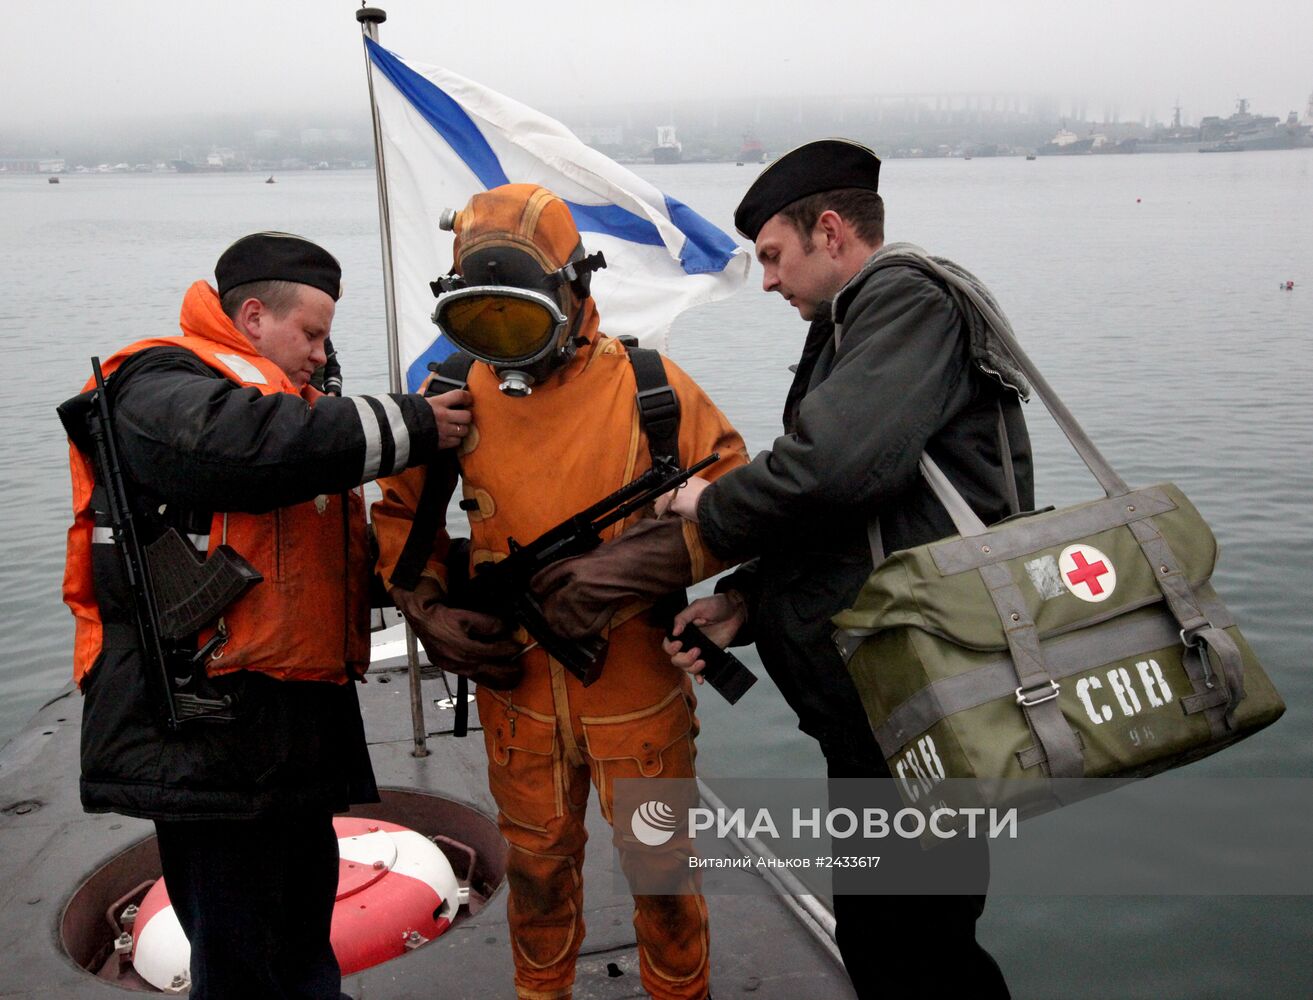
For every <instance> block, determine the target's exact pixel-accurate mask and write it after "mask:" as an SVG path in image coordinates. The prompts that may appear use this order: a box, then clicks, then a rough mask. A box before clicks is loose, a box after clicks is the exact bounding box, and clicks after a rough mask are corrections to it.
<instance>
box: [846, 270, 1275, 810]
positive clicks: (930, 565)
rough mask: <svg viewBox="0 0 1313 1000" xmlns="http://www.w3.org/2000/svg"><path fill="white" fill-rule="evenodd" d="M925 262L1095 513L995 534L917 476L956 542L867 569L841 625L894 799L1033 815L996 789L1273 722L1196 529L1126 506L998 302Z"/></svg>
mask: <svg viewBox="0 0 1313 1000" xmlns="http://www.w3.org/2000/svg"><path fill="white" fill-rule="evenodd" d="M900 262H901V261H900ZM917 263H919V264H920V266H922V267H925V268H926V269H927V270H928V271H930V272H931V273H935V274H937V275H938V276H939V277H940V279H941V280H943V281H944V282H945V283H946V284H948V285H949V286H950V290H953V291H954V292H955V294H956V295H958V296H959V301H960V302H961V303H962V304H963V305H964V306H965V307H966V308H968V309H974V310H976V311H977V313H978V315H977V317H976V321H977V322H979V321H980V320H981V319H982V318H983V321H984V322H985V323H986V324H988V325H989V326H990V327H991V333H992V335H993V336H994V337H995V338H996V339H997V341H999V342H1001V343H1003V344H1004V345H1006V347H1007V349H1008V350H1009V352H1010V353H1011V355H1012V359H1013V361H1014V362H1015V363H1016V365H1017V368H1018V369H1019V370H1020V371H1021V372H1022V373H1024V375H1025V376H1026V377H1027V378H1029V379H1030V381H1031V383H1032V385H1033V386H1034V388H1035V391H1036V395H1038V396H1039V398H1040V399H1041V400H1042V401H1043V402H1044V404H1045V406H1047V407H1048V409H1049V412H1050V413H1052V414H1053V417H1054V419H1055V421H1056V422H1057V423H1058V426H1059V427H1061V428H1062V430H1063V431H1064V432H1065V433H1066V435H1067V437H1068V439H1069V440H1070V441H1071V443H1072V444H1073V446H1074V447H1075V449H1076V451H1077V453H1078V454H1079V455H1080V456H1081V458H1082V459H1083V460H1084V461H1085V463H1086V465H1088V466H1089V468H1090V471H1091V472H1092V473H1093V474H1094V477H1095V479H1096V480H1097V481H1098V482H1099V484H1100V486H1102V487H1103V489H1104V492H1105V494H1106V495H1105V496H1104V497H1103V498H1102V499H1098V500H1094V501H1091V502H1089V503H1084V504H1079V505H1077V506H1074V507H1067V508H1064V509H1061V510H1047V511H1042V512H1036V513H1032V514H1023V515H1020V516H1015V517H1012V518H1009V519H1007V520H1006V521H1004V522H1002V523H1000V524H997V525H994V526H992V527H988V528H987V527H986V526H985V525H983V524H982V523H981V522H980V520H979V519H978V518H977V517H976V515H975V514H974V513H973V512H972V511H971V509H970V508H969V507H968V506H967V504H966V502H965V501H964V500H963V499H962V497H961V496H960V494H958V493H957V491H956V490H955V489H954V488H953V486H952V484H951V483H950V482H949V481H948V480H947V478H946V477H945V476H944V475H943V473H942V472H941V471H940V470H939V469H938V468H937V467H936V466H935V465H934V463H933V461H931V460H930V458H929V456H923V457H922V461H921V470H922V473H923V474H924V475H925V477H926V479H927V481H928V482H929V483H930V486H931V487H932V489H933V490H934V492H935V494H936V495H937V496H938V497H939V499H940V501H941V502H942V503H943V504H944V506H945V508H946V509H947V510H948V512H949V514H950V515H951V516H952V517H953V521H954V523H955V525H956V526H957V528H958V531H959V534H958V535H957V536H955V537H951V538H946V539H943V540H940V541H937V542H932V543H930V544H927V545H922V546H919V547H916V548H913V549H908V550H905V551H902V552H897V553H895V554H894V555H892V556H890V557H889V558H887V559H883V561H880V560H879V559H877V562H876V568H875V570H874V571H873V572H872V573H871V576H870V577H869V579H868V580H867V582H866V584H865V586H864V587H863V588H862V591H861V593H860V594H859V595H858V597H857V600H856V602H855V603H854V605H853V607H852V608H850V609H848V610H846V611H844V612H842V613H841V614H839V615H837V616H835V618H834V624H835V625H836V626H837V627H838V629H839V631H838V632H837V633H836V641H837V642H838V643H839V646H840V649H841V651H842V652H843V653H844V655H845V657H846V658H847V662H848V669H849V672H850V674H851V676H852V679H853V681H854V683H855V684H856V686H857V690H858V692H859V694H860V695H861V698H862V703H863V705H864V707H865V709H866V714H867V716H868V718H869V719H870V723H871V728H872V730H873V731H874V733H875V737H876V741H877V742H878V744H879V746H880V748H881V750H882V752H883V753H884V756H885V758H886V759H887V760H888V762H889V766H890V770H891V771H892V772H893V774H894V776H895V778H896V779H898V784H899V786H900V790H901V791H902V793H903V796H904V798H905V799H906V800H907V801H908V803H909V804H914V803H916V802H917V801H922V802H924V801H926V799H927V797H930V798H933V794H932V792H933V788H934V786H935V785H936V784H937V783H939V782H940V781H943V780H944V779H953V778H968V779H981V780H983V781H985V782H987V783H989V784H990V785H991V787H994V788H997V789H999V790H1001V791H999V792H998V795H997V796H995V798H997V797H998V796H1002V797H1003V798H1004V799H1009V798H1010V799H1014V800H1016V801H1018V802H1022V804H1023V805H1024V804H1025V801H1029V796H1028V793H1027V792H1024V791H1019V790H1018V789H1024V788H1027V787H1028V786H1027V785H1026V783H1025V782H1024V781H1022V782H1012V781H1008V780H1000V779H1029V778H1033V779H1038V780H1039V781H1041V782H1043V781H1045V780H1046V779H1049V778H1052V779H1077V778H1095V777H1100V778H1102V777H1123V778H1137V777H1147V776H1148V775H1151V774H1156V773H1157V772H1159V771H1163V770H1166V769H1168V768H1172V767H1178V766H1180V765H1182V764H1186V763H1189V762H1190V761H1193V760H1197V759H1199V758H1201V757H1204V756H1207V755H1208V754H1211V753H1215V752H1216V751H1218V750H1221V749H1222V748H1224V747H1227V746H1229V745H1230V744H1232V743H1235V742H1236V741H1237V740H1240V739H1243V738H1244V737H1246V736H1249V735H1251V734H1252V733H1255V732H1257V731H1258V730H1260V729H1262V728H1263V727H1264V726H1267V725H1269V724H1271V723H1272V722H1275V721H1276V720H1277V719H1278V718H1280V717H1281V714H1282V712H1284V711H1285V705H1284V704H1283V703H1282V700H1281V697H1280V695H1279V694H1277V691H1276V689H1275V688H1274V687H1273V685H1272V682H1271V681H1270V680H1269V679H1268V677H1267V674H1266V673H1265V672H1264V670H1263V668H1262V666H1261V665H1260V664H1259V662H1258V660H1257V659H1256V658H1255V656H1254V653H1253V650H1252V649H1251V648H1250V647H1249V644H1248V643H1247V642H1246V641H1245V639H1244V637H1243V636H1242V635H1241V634H1240V630H1239V629H1238V628H1237V627H1236V623H1235V621H1234V619H1233V618H1232V616H1231V613H1230V612H1229V611H1228V610H1227V608H1226V606H1225V605H1224V604H1223V603H1222V601H1221V600H1220V599H1219V598H1218V596H1217V594H1216V593H1215V592H1214V590H1213V588H1212V586H1211V585H1210V583H1209V580H1210V579H1211V577H1212V574H1213V570H1214V568H1215V566H1216V562H1217V543H1216V541H1215V540H1214V538H1213V534H1212V532H1211V531H1210V530H1209V528H1208V525H1207V524H1206V523H1205V522H1204V520H1203V518H1202V517H1201V516H1200V515H1199V512H1198V511H1197V510H1195V508H1194V506H1193V505H1192V504H1191V503H1190V501H1189V500H1187V499H1186V497H1185V495H1184V494H1183V493H1181V491H1180V490H1178V489H1177V488H1176V487H1175V486H1172V485H1170V484H1163V485H1159V486H1151V487H1147V488H1144V489H1136V490H1132V489H1130V488H1129V487H1127V486H1126V484H1125V483H1124V482H1123V481H1122V480H1121V478H1120V477H1119V476H1118V475H1117V474H1116V473H1115V472H1113V470H1112V469H1111V468H1110V467H1109V466H1108V464H1107V462H1106V460H1105V459H1104V458H1103V456H1102V455H1101V454H1100V453H1099V452H1098V450H1097V449H1096V448H1095V447H1094V445H1093V443H1092V442H1091V441H1090V440H1089V438H1088V437H1086V435H1085V433H1084V432H1083V431H1082V430H1081V428H1080V427H1079V425H1078V424H1077V423H1076V421H1075V419H1074V418H1073V417H1072V416H1071V414H1070V413H1069V412H1068V411H1067V409H1066V407H1065V406H1063V404H1062V402H1061V400H1059V399H1058V397H1057V396H1056V395H1055V394H1054V393H1053V390H1052V389H1051V388H1050V387H1049V386H1048V384H1047V383H1046V382H1045V381H1044V379H1043V377H1042V376H1041V375H1040V374H1039V372H1038V371H1037V370H1036V369H1035V368H1034V366H1033V365H1032V364H1031V363H1030V361H1029V360H1028V359H1027V358H1026V357H1025V355H1024V353H1023V352H1022V351H1021V349H1020V347H1019V346H1018V345H1017V344H1016V341H1015V339H1014V338H1013V337H1012V335H1011V332H1010V330H1009V329H1008V327H1007V322H1006V320H1005V319H1003V318H1002V316H1001V314H999V313H998V312H997V309H996V307H995V306H994V304H993V302H992V301H990V300H989V299H988V298H987V297H984V296H981V295H979V294H977V293H976V292H975V290H973V288H972V287H970V286H967V285H964V284H963V283H962V282H961V281H960V280H958V279H957V276H956V275H955V273H954V272H952V271H949V270H944V269H943V268H940V267H939V265H940V264H941V263H943V262H939V261H937V260H936V259H933V258H921V259H920V260H918V261H917ZM1005 452H1006V449H1005ZM873 550H874V551H876V553H877V554H878V555H882V553H879V552H878V530H873ZM1008 789H1011V791H1007V790H1008ZM1040 799H1042V796H1039V797H1036V800H1037V801H1038V800H1040ZM991 804H993V805H1000V806H1006V805H1010V804H1016V802H1013V801H992V802H991ZM1052 804H1053V803H1051V802H1050V803H1049V805H1050V806H1051V805H1052ZM1024 811H1030V810H1029V809H1026V810H1024Z"/></svg>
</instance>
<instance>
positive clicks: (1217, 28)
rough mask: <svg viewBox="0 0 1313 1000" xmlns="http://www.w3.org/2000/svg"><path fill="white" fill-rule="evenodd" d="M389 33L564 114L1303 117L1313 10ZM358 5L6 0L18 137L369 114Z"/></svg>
mask: <svg viewBox="0 0 1313 1000" xmlns="http://www.w3.org/2000/svg"><path fill="white" fill-rule="evenodd" d="M379 5H380V6H383V7H384V8H385V9H386V10H387V12H388V15H389V19H388V21H387V22H386V23H385V24H384V25H382V28H381V34H380V40H381V41H382V42H383V44H384V45H385V46H386V47H388V48H391V49H393V50H394V51H396V52H398V53H399V54H400V55H402V56H404V57H406V58H408V59H410V60H412V61H416V62H423V63H432V64H438V65H445V66H447V67H449V68H450V69H453V70H455V71H457V72H459V73H462V74H464V75H466V76H469V77H471V78H473V79H475V80H478V81H479V82H481V83H483V84H485V85H487V86H489V87H492V88H494V89H496V90H500V91H502V92H504V93H507V94H509V95H511V96H513V97H516V98H518V99H520V100H522V101H524V102H526V103H528V104H534V105H538V106H547V107H555V108H561V107H570V106H573V105H594V106H595V105H598V104H610V103H613V102H614V103H623V102H625V101H640V100H641V101H651V100H654V99H656V100H659V99H661V98H662V97H663V96H669V97H671V98H672V99H683V98H688V97H700V96H701V97H708V98H711V97H714V96H715V95H716V94H725V95H726V96H733V97H745V96H753V95H760V96H765V97H784V96H787V95H788V94H803V95H809V96H814V95H865V94H885V95H895V94H926V93H945V92H956V93H963V92H971V93H981V94H1003V93H1013V92H1015V93H1021V94H1040V93H1047V94H1051V95H1052V96H1054V97H1055V98H1058V99H1062V100H1070V99H1073V98H1075V99H1078V100H1083V101H1085V102H1086V106H1087V108H1088V111H1089V117H1091V118H1099V117H1101V116H1102V114H1103V113H1104V111H1105V110H1113V109H1115V110H1116V111H1117V113H1118V114H1119V116H1120V118H1121V119H1122V120H1124V121H1125V120H1138V119H1140V118H1142V117H1143V116H1144V115H1145V114H1146V113H1153V114H1155V115H1156V117H1157V118H1158V119H1159V120H1166V119H1167V118H1169V117H1170V115H1171V107H1172V105H1173V103H1174V102H1175V100H1176V98H1177V97H1178V96H1179V98H1180V101H1181V104H1182V105H1183V107H1184V114H1185V117H1186V119H1187V120H1189V121H1193V122H1197V121H1198V119H1199V118H1200V116H1202V115H1207V114H1219V115H1223V116H1225V115H1227V114H1229V113H1230V112H1231V111H1232V110H1233V108H1234V103H1235V99H1236V98H1237V97H1248V98H1249V99H1250V101H1251V110H1254V111H1258V112H1262V113H1264V114H1272V115H1282V116H1284V115H1285V114H1286V113H1287V112H1288V111H1290V110H1292V109H1293V110H1297V111H1298V112H1299V113H1300V114H1301V115H1302V114H1303V113H1304V111H1305V108H1306V106H1307V102H1308V98H1309V94H1310V91H1313V3H1307V2H1295V0H1254V2H1234V0H1226V2H1209V0H1194V2H1175V0H1173V2H1155V0H1135V2H1131V0H1112V2H1084V3H1070V2H1062V0H1048V2H1037V0H993V2H978V3H967V2H961V0H954V2H917V0H903V2H901V3H888V2H885V0H855V2H849V0H793V2H781V0H761V2H755V3H743V2H737V0H661V2H641V3H640V2H630V0H609V2H601V0H561V2H558V3H550V2H549V3H529V2H525V0H493V2H487V0H465V2H452V0H447V2H435V0H381V2H380V4H379ZM358 6H359V4H358V2H353V0H172V2H170V0H153V2H144V0H99V2H97V0H42V2H40V3H35V4H34V3H28V2H22V0H0V11H2V12H4V13H5V14H7V15H9V17H7V18H6V29H5V31H4V33H3V36H2V37H0V80H3V83H4V88H3V94H4V100H3V101H0V130H3V129H15V128H17V129H21V130H24V131H26V130H31V129H40V130H41V131H48V130H49V129H50V128H52V127H65V126H67V127H70V128H72V127H76V126H77V125H79V124H85V123H89V122H93V121H94V122H99V123H104V122H105V121H107V120H115V119H124V120H132V121H141V120H149V119H151V118H154V117H163V116H175V115H178V114H185V113H189V112H198V113H202V114H214V113H222V114H228V113H248V112H252V111H258V110H261V109H267V110H269V111H272V112H277V113H279V114H286V113H302V112H310V113H323V112H329V113H334V114H336V113H346V114H364V113H366V112H367V110H368V98H367V95H366V91H365V83H364V63H363V55H362V53H361V46H360V31H359V28H358V26H357V24H356V21H355V18H354V12H355V10H356V8H357V7H358Z"/></svg>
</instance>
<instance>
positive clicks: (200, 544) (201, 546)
mask: <svg viewBox="0 0 1313 1000" xmlns="http://www.w3.org/2000/svg"><path fill="white" fill-rule="evenodd" d="M187 541H189V542H191V544H192V547H193V548H194V549H195V550H196V551H197V552H200V553H202V554H204V553H206V552H209V551H210V535H209V533H208V532H207V533H205V534H204V535H188V536H187Z"/></svg>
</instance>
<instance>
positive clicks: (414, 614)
mask: <svg viewBox="0 0 1313 1000" xmlns="http://www.w3.org/2000/svg"><path fill="white" fill-rule="evenodd" d="M389 593H390V594H391V595H392V600H393V601H395V602H396V605H397V610H398V611H400V612H401V613H402V614H403V615H405V616H406V621H408V622H410V627H411V628H412V629H414V631H415V638H417V639H418V640H419V644H420V645H421V646H423V647H424V652H425V653H427V654H428V658H429V662H430V663H432V664H433V665H434V666H435V667H441V668H442V669H443V670H447V671H450V672H451V673H453V674H458V675H461V676H465V677H468V678H469V679H470V680H472V681H474V683H476V684H482V685H483V686H484V687H488V688H492V689H493V690H495V691H505V690H507V689H508V688H513V687H515V685H517V684H519V683H520V678H521V677H522V676H523V675H524V667H523V665H522V664H521V663H520V661H519V660H517V659H515V657H516V656H518V655H519V653H520V648H521V647H520V644H519V643H518V642H514V641H512V640H511V638H510V629H508V628H507V627H506V625H505V623H503V622H502V620H501V619H500V618H494V617H493V616H492V615H485V614H482V613H480V612H478V611H469V610H466V609H465V608H452V607H448V606H447V605H446V604H445V603H443V602H444V600H445V596H446V595H445V594H443V592H442V586H441V585H440V584H439V583H438V582H437V581H436V580H434V579H432V578H430V577H424V578H422V579H421V580H420V582H419V584H418V586H416V587H415V589H414V590H413V591H410V590H402V589H401V588H400V587H393V588H392V589H391V590H390V591H389Z"/></svg>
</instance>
